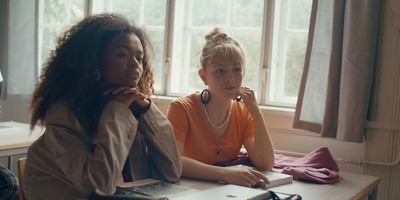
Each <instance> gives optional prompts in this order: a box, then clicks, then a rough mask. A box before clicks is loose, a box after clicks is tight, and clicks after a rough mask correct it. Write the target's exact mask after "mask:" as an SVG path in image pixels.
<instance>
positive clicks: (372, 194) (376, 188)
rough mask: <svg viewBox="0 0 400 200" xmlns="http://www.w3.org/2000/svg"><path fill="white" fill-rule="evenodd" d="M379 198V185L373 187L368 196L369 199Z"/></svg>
mask: <svg viewBox="0 0 400 200" xmlns="http://www.w3.org/2000/svg"><path fill="white" fill-rule="evenodd" d="M377 198H378V186H376V187H374V189H372V192H371V194H370V195H369V196H368V200H376V199H377Z"/></svg>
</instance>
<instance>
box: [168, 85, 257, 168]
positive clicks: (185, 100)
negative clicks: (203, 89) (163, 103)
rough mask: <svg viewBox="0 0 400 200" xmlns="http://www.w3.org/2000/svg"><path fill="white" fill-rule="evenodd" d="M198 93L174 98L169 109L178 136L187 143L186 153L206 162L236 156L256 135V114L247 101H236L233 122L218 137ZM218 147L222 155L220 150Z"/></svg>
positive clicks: (169, 116)
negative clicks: (254, 118)
mask: <svg viewBox="0 0 400 200" xmlns="http://www.w3.org/2000/svg"><path fill="white" fill-rule="evenodd" d="M198 93H199V92H195V93H192V94H190V95H187V96H184V97H180V98H178V99H176V100H174V101H172V102H171V104H170V105H169V108H168V111H167V118H168V120H169V121H170V122H171V124H172V127H173V129H174V133H175V138H176V139H177V140H179V141H181V142H182V143H183V144H184V145H185V146H184V151H183V156H186V157H190V158H193V159H195V160H197V161H200V162H202V163H206V164H215V163H218V162H225V161H230V160H233V159H235V158H236V157H237V155H238V153H239V151H240V148H241V147H242V144H243V141H245V140H246V139H248V138H251V137H254V123H253V117H252V115H251V114H250V113H249V111H248V110H247V108H246V106H245V105H244V103H243V101H240V102H237V101H234V102H233V106H232V114H231V121H230V124H229V126H228V128H227V130H226V131H225V133H224V134H222V135H221V136H217V135H215V134H214V133H213V132H212V131H211V129H210V127H209V125H208V123H207V121H206V119H205V117H204V115H203V112H202V110H201V109H202V108H201V106H202V105H201V102H200V99H199V95H198ZM218 147H219V148H220V151H221V154H220V155H217V153H216V152H217V149H218Z"/></svg>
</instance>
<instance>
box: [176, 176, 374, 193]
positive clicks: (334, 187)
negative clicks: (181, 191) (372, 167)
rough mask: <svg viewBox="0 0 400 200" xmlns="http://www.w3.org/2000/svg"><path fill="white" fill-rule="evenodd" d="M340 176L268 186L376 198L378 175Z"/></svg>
mask: <svg viewBox="0 0 400 200" xmlns="http://www.w3.org/2000/svg"><path fill="white" fill-rule="evenodd" d="M339 173H340V178H339V180H338V181H337V182H335V183H330V184H317V183H309V182H302V181H297V180H293V182H292V183H289V184H285V185H280V186H276V187H272V188H269V189H270V190H272V191H275V192H283V193H293V194H299V195H301V196H302V199H304V200H321V199H330V200H333V199H337V200H344V199H350V200H353V199H365V198H367V197H368V199H370V200H371V199H377V191H378V184H379V182H380V177H375V176H367V175H361V174H353V173H348V172H339ZM177 184H178V185H182V186H186V187H190V188H194V189H197V190H205V189H210V188H213V187H218V186H221V185H223V184H222V183H217V182H208V181H201V180H194V179H187V178H181V180H180V181H179V182H178V183H177Z"/></svg>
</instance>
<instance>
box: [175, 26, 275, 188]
mask: <svg viewBox="0 0 400 200" xmlns="http://www.w3.org/2000/svg"><path fill="white" fill-rule="evenodd" d="M205 40H206V43H205V45H204V46H203V48H202V51H201V54H200V62H201V67H202V68H201V69H199V71H198V74H199V76H200V78H201V80H202V81H203V82H204V84H205V85H206V86H207V89H204V90H203V91H202V92H199V91H197V92H194V93H192V94H190V95H187V96H184V97H181V98H179V99H177V100H174V101H173V102H171V104H170V106H169V108H168V112H167V118H168V119H169V120H170V122H171V124H172V126H173V129H174V134H175V138H176V143H177V147H178V150H179V152H180V154H181V156H182V161H183V169H182V170H183V171H182V176H184V177H190V178H196V179H203V180H212V181H223V182H226V183H231V184H236V185H242V186H248V187H252V186H255V185H257V184H258V183H259V182H260V181H263V182H266V183H269V181H268V179H267V178H266V177H265V176H264V175H263V174H262V173H260V172H259V171H257V170H253V169H251V168H249V167H229V168H226V167H220V166H216V165H215V164H217V163H221V162H229V161H232V160H235V159H236V158H237V156H238V153H239V151H240V150H241V147H242V146H244V147H245V148H246V150H247V153H248V155H249V157H250V159H251V161H252V163H253V164H254V166H255V167H256V168H257V169H260V170H270V169H272V167H273V166H274V147H273V144H272V141H271V138H270V135H269V133H268V130H267V126H266V124H265V121H264V118H263V116H262V113H261V111H260V109H259V107H258V104H257V100H256V98H255V96H254V91H253V90H252V89H250V88H247V87H242V85H241V84H242V78H243V76H244V71H245V56H244V53H243V50H242V48H241V46H240V44H239V42H238V41H236V40H235V39H233V38H231V37H229V36H228V35H227V33H226V32H224V30H223V29H222V28H220V27H215V28H214V29H213V30H212V31H211V32H209V33H208V34H207V35H206V36H205ZM238 96H240V97H241V100H240V101H239V100H236V97H238Z"/></svg>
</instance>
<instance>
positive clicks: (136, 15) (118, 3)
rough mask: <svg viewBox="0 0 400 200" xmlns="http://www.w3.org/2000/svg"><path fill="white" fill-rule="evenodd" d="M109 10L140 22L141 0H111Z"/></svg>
mask: <svg viewBox="0 0 400 200" xmlns="http://www.w3.org/2000/svg"><path fill="white" fill-rule="evenodd" d="M109 2H110V3H111V9H112V10H111V12H118V13H120V14H122V15H124V16H125V17H127V18H128V19H130V20H134V21H135V22H136V23H140V11H141V9H140V8H141V2H142V1H141V0H112V1H109Z"/></svg>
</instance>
